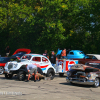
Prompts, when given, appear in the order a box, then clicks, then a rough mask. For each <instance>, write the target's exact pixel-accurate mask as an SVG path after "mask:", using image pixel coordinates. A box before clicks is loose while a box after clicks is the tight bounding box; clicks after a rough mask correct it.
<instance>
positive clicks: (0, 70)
mask: <svg viewBox="0 0 100 100" xmlns="http://www.w3.org/2000/svg"><path fill="white" fill-rule="evenodd" d="M3 71H4V70H3V67H0V75H2V74H3Z"/></svg>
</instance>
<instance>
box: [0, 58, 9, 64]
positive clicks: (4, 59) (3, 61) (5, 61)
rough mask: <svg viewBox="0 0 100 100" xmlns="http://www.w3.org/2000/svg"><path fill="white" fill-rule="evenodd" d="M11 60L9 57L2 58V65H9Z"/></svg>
mask: <svg viewBox="0 0 100 100" xmlns="http://www.w3.org/2000/svg"><path fill="white" fill-rule="evenodd" d="M10 59H11V58H9V57H0V63H7V62H8V61H10Z"/></svg>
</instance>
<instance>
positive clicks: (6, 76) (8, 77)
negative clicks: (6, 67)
mask: <svg viewBox="0 0 100 100" xmlns="http://www.w3.org/2000/svg"><path fill="white" fill-rule="evenodd" d="M12 77H13V74H5V78H6V79H11V78H12Z"/></svg>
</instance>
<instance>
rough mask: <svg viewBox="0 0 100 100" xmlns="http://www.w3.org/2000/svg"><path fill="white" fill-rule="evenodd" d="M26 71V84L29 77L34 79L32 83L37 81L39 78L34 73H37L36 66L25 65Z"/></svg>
mask: <svg viewBox="0 0 100 100" xmlns="http://www.w3.org/2000/svg"><path fill="white" fill-rule="evenodd" d="M27 70H28V79H27V81H26V82H28V81H29V79H30V76H31V75H33V76H34V77H35V80H34V82H36V81H39V76H38V75H36V73H37V66H36V65H34V64H29V65H27Z"/></svg>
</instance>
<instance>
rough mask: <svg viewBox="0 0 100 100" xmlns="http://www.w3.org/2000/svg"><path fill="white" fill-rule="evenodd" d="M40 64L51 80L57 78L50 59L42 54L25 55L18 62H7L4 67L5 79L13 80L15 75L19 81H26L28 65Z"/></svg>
mask: <svg viewBox="0 0 100 100" xmlns="http://www.w3.org/2000/svg"><path fill="white" fill-rule="evenodd" d="M30 63H32V64H38V65H40V68H41V69H42V71H43V74H44V75H46V76H47V77H51V79H53V78H54V76H55V71H56V70H55V68H54V67H53V66H52V65H51V62H50V61H49V59H48V58H47V57H45V56H43V55H40V54H25V55H23V56H22V57H21V59H20V60H18V61H10V62H7V63H6V65H5V67H4V73H5V78H12V76H13V74H17V76H18V79H19V80H25V78H26V74H27V68H26V65H27V64H30Z"/></svg>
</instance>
